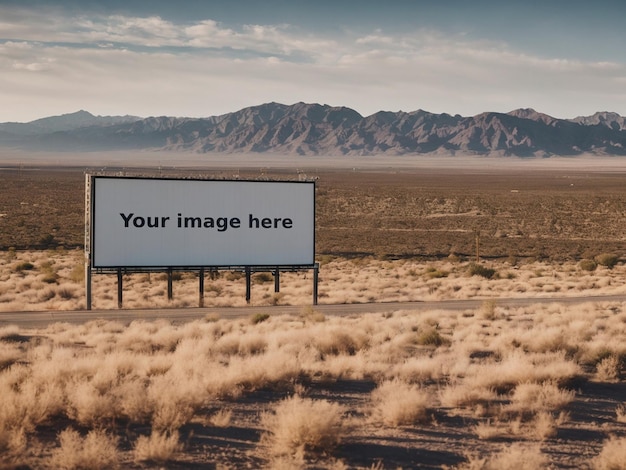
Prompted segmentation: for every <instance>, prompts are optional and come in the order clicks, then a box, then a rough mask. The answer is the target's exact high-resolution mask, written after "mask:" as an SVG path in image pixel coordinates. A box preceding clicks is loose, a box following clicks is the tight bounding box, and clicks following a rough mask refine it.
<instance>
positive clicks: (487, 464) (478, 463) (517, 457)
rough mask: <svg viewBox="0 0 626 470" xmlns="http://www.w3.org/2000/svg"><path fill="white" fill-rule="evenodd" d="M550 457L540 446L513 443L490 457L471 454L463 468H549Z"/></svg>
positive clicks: (474, 469)
mask: <svg viewBox="0 0 626 470" xmlns="http://www.w3.org/2000/svg"><path fill="white" fill-rule="evenodd" d="M548 464H549V459H548V457H547V456H546V455H545V454H544V453H543V452H541V448H540V447H539V446H536V445H533V446H527V445H523V444H513V445H510V446H507V447H504V448H503V449H502V450H501V451H500V452H497V453H495V454H493V455H490V456H488V457H482V456H476V455H474V456H470V457H469V458H468V461H467V463H465V464H463V465H460V466H459V467H457V468H459V469H462V470H538V469H542V468H548Z"/></svg>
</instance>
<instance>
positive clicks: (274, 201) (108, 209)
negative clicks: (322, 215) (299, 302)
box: [90, 176, 315, 268]
mask: <svg viewBox="0 0 626 470" xmlns="http://www.w3.org/2000/svg"><path fill="white" fill-rule="evenodd" d="M90 215H91V240H90V242H91V243H90V246H91V264H92V267H93V268H113V267H137V268H139V267H144V268H145V267H204V266H295V265H313V264H314V256H315V184H314V183H313V182H285V181H280V182H279V181H215V180H211V181H207V180H181V179H156V178H125V177H105V176H102V177H101V176H93V177H92V178H91V214H90Z"/></svg>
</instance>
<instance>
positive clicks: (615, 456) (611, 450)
mask: <svg viewBox="0 0 626 470" xmlns="http://www.w3.org/2000/svg"><path fill="white" fill-rule="evenodd" d="M593 468H594V469H596V470H624V469H626V438H624V437H622V438H619V437H614V436H613V437H611V438H609V439H608V440H607V441H605V442H604V444H603V446H602V451H601V452H600V454H599V455H598V456H597V457H596V458H595V459H594V461H593Z"/></svg>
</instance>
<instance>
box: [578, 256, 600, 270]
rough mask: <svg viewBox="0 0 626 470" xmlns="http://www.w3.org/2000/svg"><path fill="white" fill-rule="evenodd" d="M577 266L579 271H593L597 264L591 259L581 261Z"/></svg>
mask: <svg viewBox="0 0 626 470" xmlns="http://www.w3.org/2000/svg"><path fill="white" fill-rule="evenodd" d="M578 266H580V269H582V270H583V271H595V270H596V268H597V267H598V264H597V263H596V262H595V261H594V260H592V259H583V260H581V261H580V263H578Z"/></svg>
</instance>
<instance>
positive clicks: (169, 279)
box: [167, 268, 174, 301]
mask: <svg viewBox="0 0 626 470" xmlns="http://www.w3.org/2000/svg"><path fill="white" fill-rule="evenodd" d="M173 298H174V285H173V276H172V268H167V300H168V301H171V300H172V299H173Z"/></svg>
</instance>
